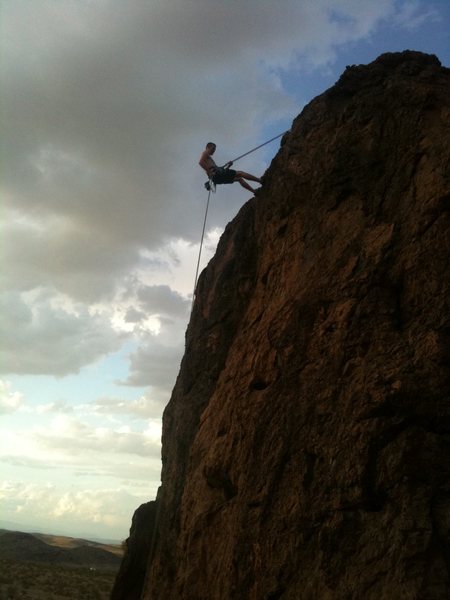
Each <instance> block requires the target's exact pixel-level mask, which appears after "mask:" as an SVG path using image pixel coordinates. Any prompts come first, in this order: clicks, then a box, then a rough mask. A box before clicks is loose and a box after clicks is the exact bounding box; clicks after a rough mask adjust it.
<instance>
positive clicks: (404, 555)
mask: <svg viewBox="0 0 450 600" xmlns="http://www.w3.org/2000/svg"><path fill="white" fill-rule="evenodd" d="M449 148H450V71H449V70H448V69H445V68H443V67H441V65H440V63H439V61H438V60H437V59H436V58H435V57H433V56H428V55H423V54H420V53H416V52H409V51H408V52H403V53H398V54H385V55H382V56H381V57H379V58H378V59H377V60H376V61H374V62H373V63H371V64H370V65H367V66H353V67H349V68H347V70H346V71H345V72H344V74H343V75H342V77H341V78H340V80H339V81H338V82H337V84H336V85H335V86H334V87H332V88H331V89H330V90H328V91H327V92H325V93H324V94H322V95H321V96H319V97H318V98H316V99H315V100H313V101H312V102H311V103H310V104H309V105H308V106H307V107H306V108H305V109H304V110H303V112H302V114H301V115H300V116H299V117H298V118H297V119H296V120H295V121H294V123H293V126H292V130H291V131H290V132H289V133H288V134H286V135H285V136H284V138H283V141H282V146H281V149H280V151H279V153H278V154H277V156H276V157H275V159H274V160H273V162H272V164H271V166H270V168H269V170H268V171H267V173H266V174H265V177H264V185H263V188H262V190H261V192H260V193H259V194H258V195H257V197H256V198H253V199H252V200H251V201H250V202H248V203H247V204H246V205H245V206H244V207H243V208H242V210H241V211H240V213H239V214H238V215H237V217H236V218H235V219H234V220H233V221H232V222H231V223H230V224H229V225H228V226H227V228H226V230H225V232H224V234H223V236H222V238H221V240H220V243H219V246H218V248H217V252H216V255H215V257H214V258H213V259H212V261H211V262H210V263H209V265H208V267H207V268H206V269H205V271H204V272H203V273H202V276H201V278H200V280H199V284H198V287H197V294H196V301H195V305H194V309H193V313H192V316H191V321H190V324H189V327H188V331H187V336H186V352H185V356H184V358H183V362H182V365H181V370H180V373H179V376H178V379H177V382H176V385H175V389H174V391H173V395H172V398H171V400H170V402H169V404H168V406H167V408H166V410H165V413H164V422H163V451H162V454H163V456H162V458H163V470H162V486H161V488H160V491H159V494H158V499H157V514H156V526H155V528H154V531H148V532H147V533H148V535H149V536H150V537H152V543H151V545H150V546H151V549H150V552H149V561H148V567H147V575H146V582H145V584H144V588H143V593H142V598H143V599H144V600H145V599H152V600H156V599H158V600H178V599H184V600H201V599H204V600H214V599H218V600H221V599H224V600H226V599H236V600H241V599H254V600H259V599H267V600H268V599H271V600H275V599H277V598H282V599H283V600H287V599H289V600H299V599H305V600H306V599H311V600H317V599H319V598H320V599H350V598H354V599H359V598H363V597H367V598H374V599H377V600H379V599H389V600H391V599H392V598H417V599H419V598H420V599H422V598H423V599H425V598H426V599H441V598H442V599H444V598H448V597H450V386H449V383H450V381H449V379H450V378H449V370H450V367H449V362H450V355H449V350H450V261H449V256H450V215H449V209H450V168H449V167H450V158H449ZM124 576H126V574H125V575H124ZM123 597H124V598H125V597H126V596H123Z"/></svg>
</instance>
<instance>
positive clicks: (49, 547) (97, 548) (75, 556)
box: [0, 530, 122, 569]
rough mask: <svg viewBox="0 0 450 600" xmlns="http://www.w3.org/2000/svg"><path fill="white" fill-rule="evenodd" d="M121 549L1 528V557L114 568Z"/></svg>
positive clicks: (25, 560) (116, 566)
mask: <svg viewBox="0 0 450 600" xmlns="http://www.w3.org/2000/svg"><path fill="white" fill-rule="evenodd" d="M121 554H122V552H121V549H120V548H119V547H116V548H115V547H113V546H107V545H103V544H97V543H96V542H90V541H87V540H79V539H75V538H67V537H63V536H61V537H56V536H50V535H44V534H39V533H35V534H32V533H23V532H20V531H6V530H0V559H8V560H16V561H24V562H41V563H52V564H65V565H76V566H84V567H92V568H98V569H102V568H103V569H117V568H118V566H119V564H120V562H121Z"/></svg>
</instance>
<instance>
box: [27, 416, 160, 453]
mask: <svg viewBox="0 0 450 600" xmlns="http://www.w3.org/2000/svg"><path fill="white" fill-rule="evenodd" d="M32 437H33V438H34V439H35V440H36V442H37V443H38V445H39V446H40V447H43V448H47V449H52V450H58V452H59V453H60V454H68V455H72V454H74V455H76V454H78V455H80V453H87V452H89V453H92V452H96V453H105V454H109V455H113V454H120V455H127V454H132V455H134V454H136V455H138V456H143V457H146V458H147V459H148V460H150V459H151V458H157V459H159V457H160V437H161V421H160V420H157V421H156V420H155V421H151V420H149V421H148V426H147V429H145V430H144V431H142V430H132V429H131V428H130V427H129V426H122V427H119V428H117V427H116V428H111V427H108V426H106V425H100V426H93V425H91V424H87V423H86V422H84V421H82V420H80V419H78V418H75V417H72V416H68V415H60V416H57V417H55V418H54V419H53V420H52V422H51V426H50V428H49V427H46V428H45V429H43V428H36V430H35V431H34V432H33V434H32Z"/></svg>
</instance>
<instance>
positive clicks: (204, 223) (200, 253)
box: [192, 190, 211, 302]
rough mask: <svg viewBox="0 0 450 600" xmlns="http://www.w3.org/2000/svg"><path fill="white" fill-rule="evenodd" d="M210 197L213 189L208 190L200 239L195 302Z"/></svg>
mask: <svg viewBox="0 0 450 600" xmlns="http://www.w3.org/2000/svg"><path fill="white" fill-rule="evenodd" d="M210 198H211V190H209V192H208V200H207V202H206V210H205V218H204V220H203V229H202V238H201V240H200V248H199V251H198V260H197V269H196V271H195V282H194V291H193V292H192V302H194V297H195V288H196V287H197V279H198V269H199V267H200V259H201V257H202V248H203V238H204V237H205V227H206V219H207V217H208V209H209V199H210Z"/></svg>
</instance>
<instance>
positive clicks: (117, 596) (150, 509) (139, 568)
mask: <svg viewBox="0 0 450 600" xmlns="http://www.w3.org/2000/svg"><path fill="white" fill-rule="evenodd" d="M156 516H157V502H154V501H153V502H146V503H145V504H141V506H140V507H139V508H138V509H137V510H136V512H135V513H134V515H133V520H132V523H131V529H130V536H129V537H128V539H127V540H126V541H125V553H124V556H123V560H122V564H121V565H120V569H119V571H118V573H117V575H116V580H115V583H114V588H113V590H112V593H111V600H139V598H140V597H141V593H142V588H143V585H144V581H145V573H146V570H147V562H148V557H149V555H150V553H151V549H152V543H153V541H154V531H155V520H156Z"/></svg>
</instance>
